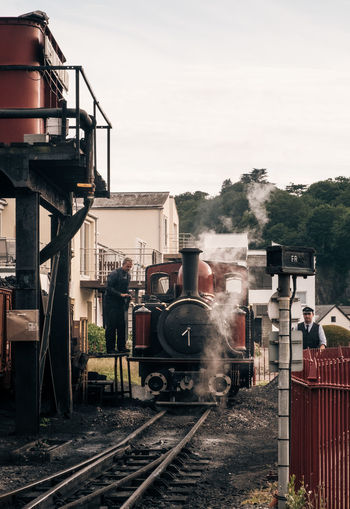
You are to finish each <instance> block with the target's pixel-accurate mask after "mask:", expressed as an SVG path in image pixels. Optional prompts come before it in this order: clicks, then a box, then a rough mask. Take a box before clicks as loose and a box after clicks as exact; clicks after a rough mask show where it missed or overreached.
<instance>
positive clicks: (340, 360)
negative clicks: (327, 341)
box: [290, 347, 350, 509]
mask: <svg viewBox="0 0 350 509" xmlns="http://www.w3.org/2000/svg"><path fill="white" fill-rule="evenodd" d="M290 472H291V474H295V476H296V479H297V481H299V482H301V481H302V480H304V483H305V486H306V489H307V490H308V491H309V490H310V491H311V492H312V495H311V497H313V504H314V507H315V508H318V509H321V508H322V509H324V508H327V509H350V347H338V348H327V349H326V350H324V351H323V352H320V351H319V350H305V351H304V370H303V371H302V372H300V373H296V372H294V373H293V374H292V413H291V468H290Z"/></svg>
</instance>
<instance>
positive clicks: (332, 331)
mask: <svg viewBox="0 0 350 509" xmlns="http://www.w3.org/2000/svg"><path fill="white" fill-rule="evenodd" d="M323 330H324V332H325V334H326V338H327V346H328V347H333V346H338V345H341V346H348V345H350V331H349V330H348V329H345V327H340V326H339V325H324V326H323Z"/></svg>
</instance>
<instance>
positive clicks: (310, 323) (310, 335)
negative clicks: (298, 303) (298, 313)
mask: <svg viewBox="0 0 350 509" xmlns="http://www.w3.org/2000/svg"><path fill="white" fill-rule="evenodd" d="M303 317H304V321H303V322H300V323H299V324H298V330H301V332H302V333H303V349H304V350H305V349H306V348H319V349H320V350H321V352H322V350H324V349H325V348H326V345H327V340H326V335H325V333H324V330H323V327H322V325H319V324H318V323H315V322H314V310H313V309H312V308H310V307H308V306H306V307H305V308H304V309H303Z"/></svg>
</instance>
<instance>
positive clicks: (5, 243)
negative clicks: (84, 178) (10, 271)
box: [0, 237, 16, 267]
mask: <svg viewBox="0 0 350 509" xmlns="http://www.w3.org/2000/svg"><path fill="white" fill-rule="evenodd" d="M15 263H16V239H9V238H5V237H0V266H5V267H8V266H10V267H14V266H15Z"/></svg>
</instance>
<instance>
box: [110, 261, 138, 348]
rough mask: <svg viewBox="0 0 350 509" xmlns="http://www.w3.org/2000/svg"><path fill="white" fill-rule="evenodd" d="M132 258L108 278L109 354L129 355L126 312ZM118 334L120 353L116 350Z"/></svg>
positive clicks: (128, 299) (129, 296) (128, 300)
mask: <svg viewBox="0 0 350 509" xmlns="http://www.w3.org/2000/svg"><path fill="white" fill-rule="evenodd" d="M131 267H132V260H131V258H125V259H124V260H123V263H122V266H121V267H119V269H116V270H113V272H111V273H110V274H109V276H108V278H107V288H106V294H105V297H104V319H105V328H106V333H105V336H106V350H107V353H109V354H115V353H128V352H129V351H130V350H128V349H127V348H126V344H125V343H126V330H125V326H126V324H125V312H126V311H127V309H128V307H129V302H130V299H131V295H130V294H129V282H130V274H129V272H130V269H131ZM116 334H117V346H118V351H116V350H115V339H116Z"/></svg>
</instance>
